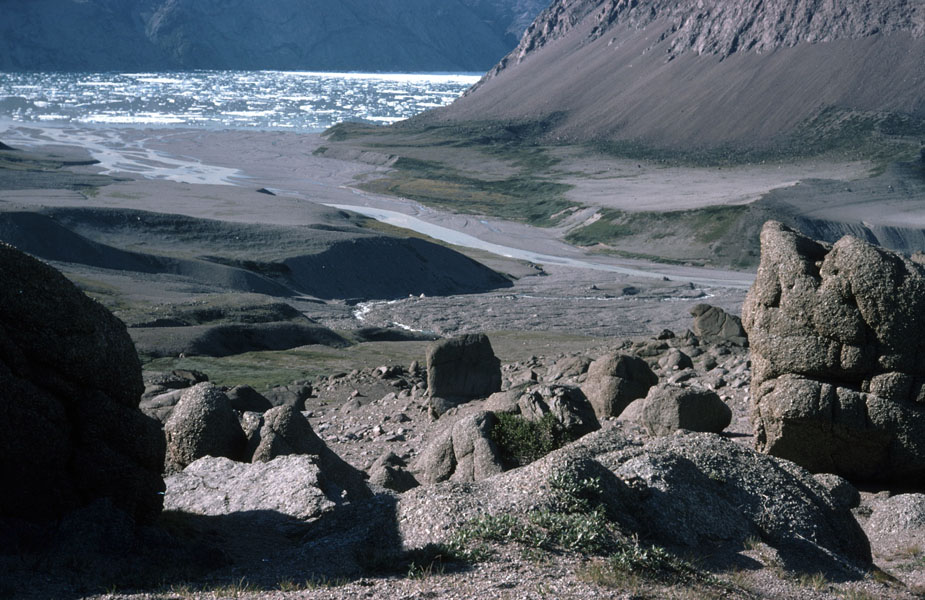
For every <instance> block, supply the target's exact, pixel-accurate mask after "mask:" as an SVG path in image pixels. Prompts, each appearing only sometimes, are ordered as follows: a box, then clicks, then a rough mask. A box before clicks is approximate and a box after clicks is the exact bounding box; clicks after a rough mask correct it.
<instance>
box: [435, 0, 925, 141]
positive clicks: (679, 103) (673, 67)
mask: <svg viewBox="0 0 925 600" xmlns="http://www.w3.org/2000/svg"><path fill="white" fill-rule="evenodd" d="M923 59H925V6H923V4H922V3H921V2H915V1H909V0H888V1H884V2H877V3H870V2H864V1H861V0H852V1H849V2H842V3H837V4H833V3H830V2H823V1H822V0H773V1H770V2H768V1H762V0H747V1H745V2H710V3H704V2H695V1H694V0H686V1H683V2H669V1H668V0H642V1H635V0H634V1H628V0H556V1H555V2H553V3H552V5H551V6H550V7H549V8H547V9H546V10H545V11H544V12H543V13H541V14H540V16H539V17H538V18H537V20H536V21H535V22H534V23H533V24H532V25H531V26H530V27H529V28H528V30H527V32H526V33H525V35H524V37H523V39H522V40H521V42H520V44H519V46H518V47H517V48H516V49H514V50H513V51H512V52H511V53H510V54H508V55H507V56H506V57H505V58H504V59H503V60H502V61H501V62H500V63H499V64H498V65H497V66H496V67H495V68H494V69H493V70H492V71H491V72H490V73H489V74H488V75H487V76H486V78H485V79H484V80H483V81H482V82H481V83H480V85H479V86H477V87H476V88H475V89H474V90H473V91H471V92H470V93H469V94H468V95H467V96H466V97H465V98H463V99H461V100H460V101H458V102H457V103H456V104H455V105H453V106H452V107H450V108H448V109H446V110H444V111H437V113H436V114H435V115H431V116H429V117H428V118H430V119H437V120H470V119H476V118H478V119H484V118H486V116H487V117H488V118H490V119H499V120H509V119H528V120H543V121H544V122H545V125H546V127H547V130H546V134H547V139H550V140H556V141H569V140H572V141H586V140H610V141H612V140H634V141H642V142H648V143H649V144H652V145H657V146H663V147H678V146H718V145H724V144H748V145H767V144H770V143H773V142H775V141H780V140H781V139H782V138H784V137H787V136H790V137H794V136H797V137H800V138H801V140H803V141H812V140H811V138H813V136H816V137H818V136H819V135H822V134H825V133H831V130H832V129H835V130H838V132H841V133H845V132H848V133H857V132H858V130H862V131H866V130H867V129H874V130H876V131H879V132H880V133H885V134H895V133H903V132H906V133H909V134H915V135H918V133H919V132H918V126H920V125H921V119H922V118H923V117H925V92H923V90H925V86H923V83H925V68H923V66H922V65H923V64H925V60H923ZM887 115H890V117H889V118H887ZM846 121H847V123H846ZM830 137H831V136H830Z"/></svg>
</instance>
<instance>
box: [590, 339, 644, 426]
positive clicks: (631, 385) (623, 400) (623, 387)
mask: <svg viewBox="0 0 925 600" xmlns="http://www.w3.org/2000/svg"><path fill="white" fill-rule="evenodd" d="M656 383H658V377H657V376H656V375H655V373H653V372H652V369H650V368H649V365H647V364H646V362H645V361H644V360H642V359H641V358H638V357H635V356H630V355H627V354H620V353H618V352H613V353H611V354H607V355H605V356H602V357H601V358H598V359H597V360H595V361H594V362H592V363H591V365H590V366H589V367H588V376H587V379H586V380H585V382H584V383H583V384H582V386H581V391H582V392H584V394H585V396H587V397H588V400H590V401H591V406H593V407H594V412H595V414H597V418H598V419H605V418H607V417H617V416H619V415H620V413H621V412H623V409H624V408H626V407H627V406H628V405H629V403H630V402H632V401H633V400H635V399H637V398H642V397H644V396H645V395H646V393H648V391H649V388H650V387H652V386H653V385H655V384H656Z"/></svg>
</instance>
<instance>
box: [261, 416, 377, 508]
mask: <svg viewBox="0 0 925 600" xmlns="http://www.w3.org/2000/svg"><path fill="white" fill-rule="evenodd" d="M245 414H253V413H245ZM260 425H261V426H260V430H259V433H258V434H257V435H256V436H253V435H252V437H251V439H250V440H249V445H251V446H254V447H255V450H254V453H253V456H251V457H245V458H250V459H251V460H252V461H253V462H255V463H256V462H270V461H272V460H274V459H276V458H277V457H279V456H289V455H311V456H314V457H315V459H316V461H317V463H318V465H319V466H320V467H321V469H322V470H323V472H324V475H323V477H322V478H321V483H320V485H321V487H322V489H323V490H324V491H325V493H327V494H328V495H330V496H332V497H337V496H340V495H345V496H349V497H350V498H351V499H358V498H365V497H367V496H368V495H369V487H368V486H367V485H366V475H365V474H364V473H363V472H362V471H360V470H358V469H356V468H354V467H352V466H350V465H349V464H348V463H347V462H345V461H344V460H343V459H342V458H341V457H339V456H337V454H335V453H334V452H333V451H332V450H331V449H330V448H328V446H327V444H325V443H324V441H322V439H321V438H319V437H318V435H317V434H316V433H315V432H314V431H313V430H312V426H311V424H310V423H309V422H308V419H306V418H305V417H304V416H303V415H302V413H300V412H299V411H297V410H296V409H295V408H293V407H291V406H285V405H284V406H277V407H275V408H271V409H270V410H268V411H267V412H265V413H264V414H263V418H262V420H261V421H260Z"/></svg>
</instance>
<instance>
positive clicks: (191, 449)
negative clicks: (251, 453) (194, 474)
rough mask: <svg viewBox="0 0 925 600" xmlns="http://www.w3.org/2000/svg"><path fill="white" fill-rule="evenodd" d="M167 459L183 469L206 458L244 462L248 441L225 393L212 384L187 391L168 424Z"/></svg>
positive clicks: (196, 386)
mask: <svg viewBox="0 0 925 600" xmlns="http://www.w3.org/2000/svg"><path fill="white" fill-rule="evenodd" d="M164 433H165V434H166V436H167V460H168V462H169V463H170V464H171V465H172V466H175V467H179V468H183V467H185V466H187V465H189V464H190V463H192V462H193V461H195V460H196V459H198V458H202V457H203V456H224V457H226V458H230V459H231V460H241V459H242V458H243V457H244V449H245V446H246V445H247V439H246V437H245V436H244V431H243V430H242V429H241V424H240V423H239V422H238V417H237V416H236V415H235V413H234V410H233V409H232V408H231V403H230V402H229V401H228V398H227V396H225V393H224V392H223V391H222V390H220V389H219V388H217V387H215V386H214V385H212V384H211V383H209V382H204V383H199V384H196V385H194V386H193V387H191V388H189V389H188V390H186V391H185V392H183V396H182V397H181V398H180V401H179V402H177V405H176V407H174V409H173V412H172V413H171V414H170V418H169V419H167V422H166V423H165V424H164Z"/></svg>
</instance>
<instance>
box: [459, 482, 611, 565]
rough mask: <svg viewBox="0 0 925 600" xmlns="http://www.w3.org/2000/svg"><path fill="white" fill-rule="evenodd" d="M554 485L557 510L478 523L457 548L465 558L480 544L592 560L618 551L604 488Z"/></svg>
mask: <svg viewBox="0 0 925 600" xmlns="http://www.w3.org/2000/svg"><path fill="white" fill-rule="evenodd" d="M549 483H550V487H551V488H552V490H553V502H554V509H553V510H540V511H537V512H533V513H530V514H529V515H526V516H523V517H521V516H513V515H507V514H503V515H485V516H483V517H479V518H477V519H473V520H472V521H469V522H468V523H467V524H466V525H464V526H463V527H462V528H460V530H459V531H457V533H456V535H455V536H454V538H453V540H452V542H451V546H452V547H453V548H456V549H457V551H460V552H468V551H467V550H465V549H466V548H469V547H471V546H472V544H473V542H476V541H481V542H497V543H502V544H507V543H516V544H521V545H523V546H525V547H527V548H535V549H541V550H546V551H559V550H564V551H568V552H578V553H581V554H589V555H594V554H603V553H605V552H608V551H610V550H613V549H614V548H615V547H616V545H617V542H616V540H617V532H616V528H615V527H614V525H613V523H611V522H610V520H609V519H608V518H607V515H606V511H605V509H604V506H603V504H602V503H601V493H602V492H601V487H600V482H599V481H598V480H597V479H584V480H577V479H574V478H572V477H569V476H559V477H553V478H552V479H550V482H549Z"/></svg>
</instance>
